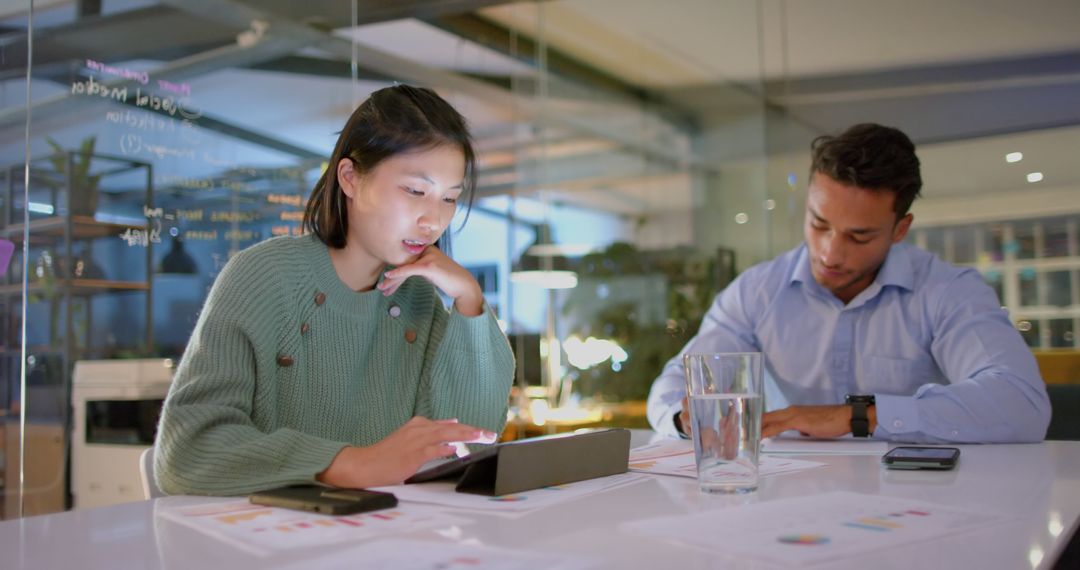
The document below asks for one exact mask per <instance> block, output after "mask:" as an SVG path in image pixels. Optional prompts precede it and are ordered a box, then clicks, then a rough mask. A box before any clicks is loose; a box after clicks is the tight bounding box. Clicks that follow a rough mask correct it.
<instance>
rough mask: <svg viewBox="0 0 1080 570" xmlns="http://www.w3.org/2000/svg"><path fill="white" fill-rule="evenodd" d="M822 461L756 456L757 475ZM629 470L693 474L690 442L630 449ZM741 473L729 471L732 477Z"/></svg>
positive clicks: (692, 445) (801, 468)
mask: <svg viewBox="0 0 1080 570" xmlns="http://www.w3.org/2000/svg"><path fill="white" fill-rule="evenodd" d="M822 465H825V464H824V463H821V462H820V461H806V460H802V459H792V458H790V457H773V456H771V455H764V454H762V455H760V456H758V473H759V474H760V475H761V476H763V477H764V476H767V475H775V474H777V473H790V472H792V471H802V470H803V469H810V468H812V467H821V466H822ZM630 470H631V471H637V472H639V473H652V474H655V475H678V476H681V477H693V478H697V466H696V464H695V462H694V444H693V442H691V441H690V440H687V439H667V440H663V441H658V442H656V443H650V444H649V445H643V446H641V447H638V448H635V449H631V450H630ZM739 476H742V474H741V473H732V477H739Z"/></svg>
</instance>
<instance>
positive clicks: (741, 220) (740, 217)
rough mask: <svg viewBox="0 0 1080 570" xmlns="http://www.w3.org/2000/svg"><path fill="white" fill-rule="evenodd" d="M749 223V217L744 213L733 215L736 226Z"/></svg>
mask: <svg viewBox="0 0 1080 570" xmlns="http://www.w3.org/2000/svg"><path fill="white" fill-rule="evenodd" d="M749 221H750V216H747V215H746V213H745V212H739V213H738V214H735V223H736V224H740V225H741V224H745V223H746V222H749Z"/></svg>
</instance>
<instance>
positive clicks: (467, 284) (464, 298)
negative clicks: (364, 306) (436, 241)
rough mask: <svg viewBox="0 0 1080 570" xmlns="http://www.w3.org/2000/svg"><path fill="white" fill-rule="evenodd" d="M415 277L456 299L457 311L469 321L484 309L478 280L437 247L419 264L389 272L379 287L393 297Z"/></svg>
mask: <svg viewBox="0 0 1080 570" xmlns="http://www.w3.org/2000/svg"><path fill="white" fill-rule="evenodd" d="M414 275H418V276H420V277H423V278H424V279H427V280H428V281H431V282H432V283H433V284H434V285H435V286H436V287H438V288H439V289H440V290H441V291H442V292H443V293H446V294H447V295H448V296H450V297H451V298H452V299H454V308H455V309H457V312H459V313H461V314H462V315H464V316H466V317H475V316H476V315H479V314H480V312H481V311H482V310H483V308H484V293H483V291H481V290H480V284H479V283H477V282H476V278H475V277H473V276H472V273H469V272H468V271H467V270H466V269H465V268H464V267H462V266H460V265H458V264H457V263H456V262H455V261H454V260H453V259H450V258H449V257H447V256H446V254H445V253H443V252H442V251H440V250H439V248H437V247H435V246H429V247H428V248H427V249H425V250H424V253H422V254H420V258H419V259H417V260H416V261H414V262H412V263H407V264H405V265H401V266H399V267H396V268H394V269H392V270H390V271H387V272H386V273H385V278H384V279H383V280H382V282H381V283H379V285H378V286H377V287H378V289H379V290H380V291H382V292H383V295H393V294H394V291H397V290H398V287H401V284H402V283H404V282H405V280H406V279H408V278H409V277H412V276H414Z"/></svg>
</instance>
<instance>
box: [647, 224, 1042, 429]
mask: <svg viewBox="0 0 1080 570" xmlns="http://www.w3.org/2000/svg"><path fill="white" fill-rule="evenodd" d="M744 351H760V352H762V353H763V355H764V363H765V364H764V366H765V406H766V409H768V410H777V409H780V408H784V407H787V406H788V405H809V404H841V403H843V402H844V396H845V395H846V394H874V395H875V397H876V399H877V422H878V424H877V428H876V429H875V430H874V433H873V436H874V437H875V438H879V439H887V440H892V441H907V442H934V443H937V442H957V443H977V442H984V443H989V442H1029V441H1041V440H1042V439H1043V437H1044V436H1045V435H1046V427H1047V425H1048V424H1049V422H1050V402H1049V399H1048V398H1047V395H1046V385H1045V384H1044V383H1043V380H1042V378H1041V376H1040V375H1039V369H1038V366H1037V365H1036V363H1035V358H1034V356H1032V354H1031V351H1030V350H1029V349H1028V348H1027V346H1026V345H1025V344H1024V341H1023V339H1022V338H1021V337H1020V334H1019V333H1018V332H1017V331H1016V329H1015V328H1013V326H1012V323H1011V322H1010V321H1009V317H1008V314H1007V313H1006V311H1005V310H1004V309H1003V308H1002V307H1001V304H1000V303H999V302H998V300H997V296H996V295H995V294H994V292H993V290H992V289H991V288H990V287H989V286H988V285H987V284H986V283H985V282H984V281H983V279H982V277H981V276H980V275H979V273H978V272H976V271H975V270H973V269H965V268H960V267H956V266H953V265H950V264H948V263H945V262H944V261H941V260H940V259H938V257H937V256H935V255H933V254H931V253H928V252H926V251H922V250H920V249H918V248H915V247H912V246H910V245H907V244H896V245H893V246H892V248H891V249H890V251H889V255H888V257H887V258H886V260H885V264H884V265H883V266H882V268H881V270H880V271H879V272H878V274H877V277H876V278H875V279H874V282H873V283H871V284H870V286H869V287H867V288H866V289H865V290H864V291H862V292H861V293H859V294H858V295H857V296H856V297H855V298H854V299H852V300H851V302H850V303H848V304H847V305H844V303H843V302H841V301H840V300H839V299H837V298H836V297H835V296H834V295H833V294H832V293H830V292H829V291H828V290H826V289H825V288H823V287H822V286H821V285H819V284H818V283H817V281H815V280H814V277H813V275H812V274H811V271H810V263H809V259H808V252H807V249H806V246H805V244H804V245H801V246H799V247H797V248H795V249H793V250H791V251H789V252H787V253H785V254H783V255H781V256H780V257H777V258H776V259H774V260H772V261H769V262H766V263H762V264H759V265H756V266H754V267H751V268H750V269H748V270H746V271H745V272H744V273H743V274H742V275H740V276H739V277H738V278H737V279H735V281H733V282H732V283H731V285H730V286H728V287H727V288H726V289H724V290H723V291H722V292H721V293H720V294H719V295H717V296H716V300H715V301H714V302H713V306H712V307H711V308H710V309H709V312H708V313H707V314H706V315H705V318H704V320H703V321H702V323H701V329H700V330H699V331H698V334H697V335H696V336H695V337H694V338H693V339H691V340H690V342H689V343H688V344H687V345H686V347H684V348H683V350H682V352H680V353H679V354H678V355H677V356H675V358H672V359H671V360H670V361H668V363H667V365H666V366H665V367H664V370H663V372H662V373H661V375H660V377H659V378H657V379H656V381H655V383H654V384H653V387H652V391H651V392H650V394H649V403H648V417H649V422H650V423H651V424H652V426H653V428H654V429H656V431H658V432H661V433H664V434H667V435H678V432H677V430H676V429H675V425H674V423H673V420H674V416H675V414H678V413H679V411H680V410H681V409H682V399H683V397H684V396H685V395H686V380H685V377H684V375H683V365H682V355H683V354H686V353H715V352H744Z"/></svg>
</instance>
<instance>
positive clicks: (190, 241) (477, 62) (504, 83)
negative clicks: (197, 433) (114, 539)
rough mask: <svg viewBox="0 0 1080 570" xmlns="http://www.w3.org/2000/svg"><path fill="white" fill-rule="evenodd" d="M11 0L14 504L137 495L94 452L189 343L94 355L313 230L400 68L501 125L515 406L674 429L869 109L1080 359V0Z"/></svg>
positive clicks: (1015, 302)
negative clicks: (667, 420) (714, 330)
mask: <svg viewBox="0 0 1080 570" xmlns="http://www.w3.org/2000/svg"><path fill="white" fill-rule="evenodd" d="M0 6H2V7H0V133H2V134H0V166H3V167H4V168H3V170H2V172H3V174H4V178H3V184H4V186H3V188H2V190H0V201H2V204H3V209H2V215H3V218H2V219H0V228H2V229H0V237H3V238H6V239H8V240H11V241H13V242H15V244H16V245H17V248H16V252H15V256H14V257H13V259H12V262H11V263H10V264H9V265H8V267H7V272H6V275H5V276H4V278H3V279H4V281H3V284H0V293H2V296H0V309H2V310H0V349H2V352H0V420H3V421H2V427H0V429H3V437H0V448H2V450H3V452H2V453H0V463H2V465H3V468H2V469H0V475H2V479H0V481H2V485H3V495H2V496H3V507H2V509H0V512H2V513H3V517H4V518H10V517H13V516H17V515H18V512H19V509H18V505H19V503H22V505H23V507H24V510H23V512H24V514H39V513H45V512H54V511H59V510H64V509H68V508H72V507H78V506H86V505H90V504H95V503H94V502H93V501H94V499H93V498H92V496H91V495H92V494H94V493H103V494H104V493H111V494H110V495H109V496H115V497H121V496H124V493H125V491H124V489H112V490H107V489H102V488H100V487H101V486H102V485H106V486H107V485H109V484H111V483H110V480H108V477H105V479H104V480H101V481H98V480H95V481H89V482H88V481H87V480H83V481H82V484H80V478H82V479H86V478H87V477H88V476H87V475H86V473H85V469H86V465H87V463H86V460H85V457H87V456H88V455H89V456H92V457H97V459H96V460H95V461H97V462H99V463H100V462H102V461H104V462H105V463H109V460H108V458H109V457H111V456H108V455H104V456H102V455H100V454H108V453H112V452H114V451H116V450H120V449H126V450H136V449H140V448H142V447H145V445H147V444H148V443H149V442H150V441H152V437H153V424H154V421H155V418H156V406H157V405H160V398H161V397H162V394H161V384H163V383H164V384H165V385H166V386H167V381H168V377H167V374H166V375H165V376H164V378H162V377H161V374H160V371H158V370H157V369H156V368H154V367H153V366H147V365H146V361H141V364H132V365H131V366H130V367H128V368H124V366H123V365H122V364H121V365H120V368H117V369H109V370H108V371H106V372H105V373H104V374H105V376H106V377H109V376H110V375H112V376H117V372H116V370H120V371H121V372H123V373H124V374H128V376H127V377H128V378H129V380H126V381H125V382H127V384H122V385H109V384H108V382H105V384H102V380H101V377H99V376H94V375H93V374H92V373H91V372H86V374H87V375H86V376H84V377H82V378H79V377H77V375H76V374H75V363H76V362H77V361H80V360H98V359H116V360H123V361H128V360H131V359H138V358H143V359H145V358H154V359H157V360H163V359H173V360H174V361H175V360H176V359H178V358H179V356H180V354H181V353H182V351H183V348H184V345H185V343H186V341H187V337H188V334H189V333H190V331H191V329H192V327H193V326H194V323H195V319H196V318H197V315H198V311H199V309H200V307H201V304H202V302H203V299H204V298H205V295H206V293H207V291H208V289H209V287H210V286H211V284H212V282H213V279H214V277H215V276H216V275H217V273H218V272H219V271H220V269H221V267H222V266H223V265H224V263H225V262H226V261H227V260H228V258H229V256H230V255H232V254H233V253H235V252H236V251H239V250H241V249H243V248H244V247H247V246H249V245H251V244H254V243H256V242H258V241H261V240H263V239H267V238H269V237H271V236H274V235H284V234H295V233H297V232H298V231H299V227H300V217H301V215H302V210H303V205H304V202H305V200H306V197H307V195H308V193H309V192H310V190H311V187H312V185H313V183H314V181H315V180H316V179H317V178H318V176H319V174H320V172H321V170H322V169H323V168H324V167H325V164H324V161H325V160H326V157H327V156H328V155H329V153H330V150H331V147H332V145H333V143H334V140H335V138H336V134H337V131H338V130H339V129H340V128H341V126H342V125H343V124H344V121H345V119H346V117H347V116H348V114H349V113H350V112H351V111H352V109H353V108H355V106H356V105H357V104H358V103H359V102H360V101H362V100H363V99H364V98H365V97H366V96H367V95H368V94H369V93H371V92H372V91H373V90H375V89H378V88H381V87H384V86H387V85H391V84H393V83H394V82H406V83H412V84H417V85H423V86H428V87H432V88H435V89H437V90H438V91H439V92H440V93H441V94H442V95H443V96H445V97H446V98H447V99H448V100H449V101H450V102H451V103H452V104H454V105H455V106H456V107H458V108H459V109H460V110H461V111H462V112H463V114H465V115H466V117H467V118H468V119H469V121H470V123H471V125H472V128H473V131H474V135H475V137H476V140H477V146H478V151H479V157H480V165H481V170H480V185H479V188H478V193H477V200H476V206H475V208H474V209H473V210H472V213H471V215H470V216H469V218H468V224H467V225H465V226H464V227H463V228H462V229H461V230H460V231H459V232H457V233H454V234H453V243H454V249H453V254H454V257H455V258H456V259H457V260H458V261H459V262H460V263H462V264H463V265H464V266H466V267H467V268H469V269H470V270H472V271H473V272H474V274H475V275H477V277H478V279H479V280H480V282H481V284H482V285H483V286H484V290H485V294H486V296H487V298H488V302H489V304H490V305H491V306H492V307H493V308H494V309H495V310H496V311H497V313H498V316H499V318H500V321H501V322H502V323H503V325H504V328H505V330H506V332H507V333H508V334H509V335H510V337H511V340H512V344H513V346H514V348H515V351H516V353H517V355H518V361H519V367H518V378H517V382H516V387H515V390H514V393H513V394H512V401H511V417H510V418H509V419H510V422H509V427H508V432H507V434H506V435H507V437H516V436H522V435H532V434H536V433H542V432H544V431H551V430H560V429H569V428H571V427H578V426H584V425H594V424H605V425H627V426H636V427H643V426H644V425H645V424H644V414H643V409H644V404H643V399H644V397H645V395H646V393H647V390H648V387H649V384H650V382H651V380H652V379H653V378H654V377H655V375H656V374H657V373H658V371H659V369H660V367H661V366H662V364H663V362H664V361H665V360H666V359H667V358H669V357H670V356H671V355H673V354H674V353H675V352H676V351H677V350H678V349H679V347H681V346H682V344H683V343H684V342H685V341H686V340H687V339H688V338H689V337H690V336H692V335H693V333H694V332H695V330H696V328H697V325H698V321H699V320H700V317H701V315H702V314H703V312H704V310H705V309H706V308H707V306H708V304H709V302H710V301H711V299H712V296H713V295H714V294H715V293H716V292H717V291H718V290H719V289H721V288H722V287H723V286H725V285H726V284H727V283H728V282H729V281H730V280H731V279H732V278H733V277H734V276H735V275H737V274H738V272H739V271H742V270H743V269H745V268H747V267H749V266H751V265H753V264H755V263H758V262H761V261H764V260H766V259H769V258H770V257H772V256H774V255H776V254H778V253H780V252H783V251H784V250H786V249H788V248H791V247H794V246H795V245H796V244H798V243H799V241H800V240H801V236H802V219H803V206H804V197H805V186H806V182H807V169H808V167H809V153H808V149H809V143H810V141H811V140H812V139H813V138H814V137H816V136H818V135H821V134H828V133H835V132H838V131H839V130H842V129H843V128H845V127H847V126H849V125H851V124H853V123H856V122H862V121H874V122H879V123H884V124H888V125H892V126H896V127H899V128H901V129H903V130H904V131H906V132H907V133H908V134H909V135H911V137H912V138H913V139H914V140H915V142H916V144H917V145H918V154H919V156H920V158H921V159H922V162H923V178H924V181H925V187H924V193H923V198H922V199H921V200H919V201H917V202H916V203H915V206H914V210H913V211H914V213H915V224H914V226H913V231H912V232H911V237H910V239H911V240H912V241H913V242H914V243H916V244H918V245H919V246H921V247H924V248H927V249H929V250H931V251H934V252H936V253H938V254H939V255H941V256H942V257H943V258H944V259H946V260H949V261H952V262H955V263H958V264H964V265H970V266H973V267H976V268H977V269H978V270H979V271H980V272H981V273H982V274H983V275H984V276H985V277H986V279H987V282H988V283H990V284H991V285H992V286H993V287H994V288H995V290H996V291H997V292H998V295H999V297H1000V298H1001V301H1002V305H1003V306H1004V307H1006V308H1007V309H1008V310H1009V311H1010V315H1011V317H1012V319H1013V321H1014V322H1015V323H1016V326H1017V329H1018V330H1019V331H1020V333H1021V334H1022V335H1023V336H1024V338H1025V340H1026V341H1027V343H1028V344H1029V345H1030V346H1031V347H1032V349H1033V350H1035V351H1037V354H1038V357H1039V359H1040V363H1041V365H1042V366H1043V370H1044V376H1045V377H1046V379H1047V381H1050V382H1059V383H1069V382H1074V383H1075V382H1080V363H1078V360H1077V358H1076V354H1077V353H1076V351H1077V348H1078V346H1080V345H1078V343H1080V340H1078V339H1077V336H1076V332H1077V330H1078V328H1080V192H1078V191H1080V188H1078V186H1080V165H1078V164H1077V162H1078V161H1077V160H1076V156H1077V151H1076V149H1077V148H1078V147H1080V126H1078V123H1080V35H1078V34H1077V33H1076V30H1077V29H1078V28H1080V4H1078V3H1076V2H1074V1H1071V0H1036V1H1033V2H1026V3H1018V2H1006V1H1003V0H953V1H951V2H947V3H942V2H932V1H930V0H916V1H913V2H904V3H896V2H888V1H885V0H812V1H802V2H796V1H787V0H724V1H715V0H672V1H669V2H652V1H645V0H637V1H627V0H552V1H544V2H513V1H499V0H453V1H431V0H407V1H393V0H356V1H355V2H352V3H350V2H341V1H337V0H311V1H308V2H302V3H295V2H286V1H284V0H265V1H255V0H165V1H161V2H154V1H139V0H117V1H110V0H84V1H76V2H71V1H57V0H42V1H36V2H34V3H33V22H32V26H31V22H30V17H29V14H30V3H29V2H27V1H21V0H8V1H7V2H4V3H3V4H2V5H0ZM30 45H32V56H31V51H30V49H31V48H29V46H30ZM27 151H28V152H27ZM27 181H29V188H28V189H27V185H26V182H27ZM27 195H28V196H29V200H26V199H25V198H24V196H27ZM24 216H28V217H29V219H30V220H31V224H30V228H29V232H28V233H29V236H30V239H29V241H28V243H29V255H28V256H26V258H25V259H23V256H22V255H21V251H22V249H21V248H22V243H23V241H24V238H23V235H24V229H25V228H24V224H23V220H24ZM464 221H465V219H464V215H459V217H458V219H457V220H456V221H455V224H454V226H453V230H454V231H456V230H457V228H458V227H460V226H461V223H462V222H464ZM24 275H25V277H26V281H27V286H26V287H24V286H23V277H24ZM24 301H25V302H26V307H27V313H26V319H25V321H24V320H23V318H22V307H23V302H24ZM24 325H25V337H24V336H23V329H24ZM24 347H25V354H26V358H25V359H23V354H24V352H23V349H24ZM132 362H135V361H134V360H132ZM87 370H89V369H87ZM148 370H152V372H148ZM120 376H123V374H120ZM117 377H119V376H117ZM21 414H25V418H26V425H25V429H23V427H22V426H21V424H20V422H19V418H20V415H21ZM21 444H24V445H25V448H24V449H25V461H24V462H23V464H20V461H19V454H20V451H19V450H20V445H21ZM80 454H81V455H80ZM94 454H98V455H94ZM76 455H77V456H79V457H82V458H84V459H80V460H78V461H76V462H75V463H73V462H72V457H73V456H76ZM129 455H130V454H129ZM117 457H119V456H117ZM124 457H127V456H124ZM103 458H104V459H103ZM80 462H81V463H80ZM121 463H122V461H121ZM95 464H97V463H95ZM108 467H109V468H111V469H114V470H116V471H122V470H123V469H126V468H122V467H120V466H117V464H115V463H114V464H112V465H109V466H108ZM80 469H82V470H83V471H80ZM20 470H22V471H23V472H24V474H25V481H24V483H23V485H22V486H20V484H19V473H20ZM104 473H106V475H107V474H108V473H109V471H108V469H106V471H105V472H104ZM117 477H118V478H120V477H119V475H118V476H117ZM94 485H98V488H95V487H94ZM20 488H21V489H22V491H20ZM79 489H82V491H79ZM80 493H81V496H80ZM136 494H137V493H136ZM102 500H104V499H102Z"/></svg>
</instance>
